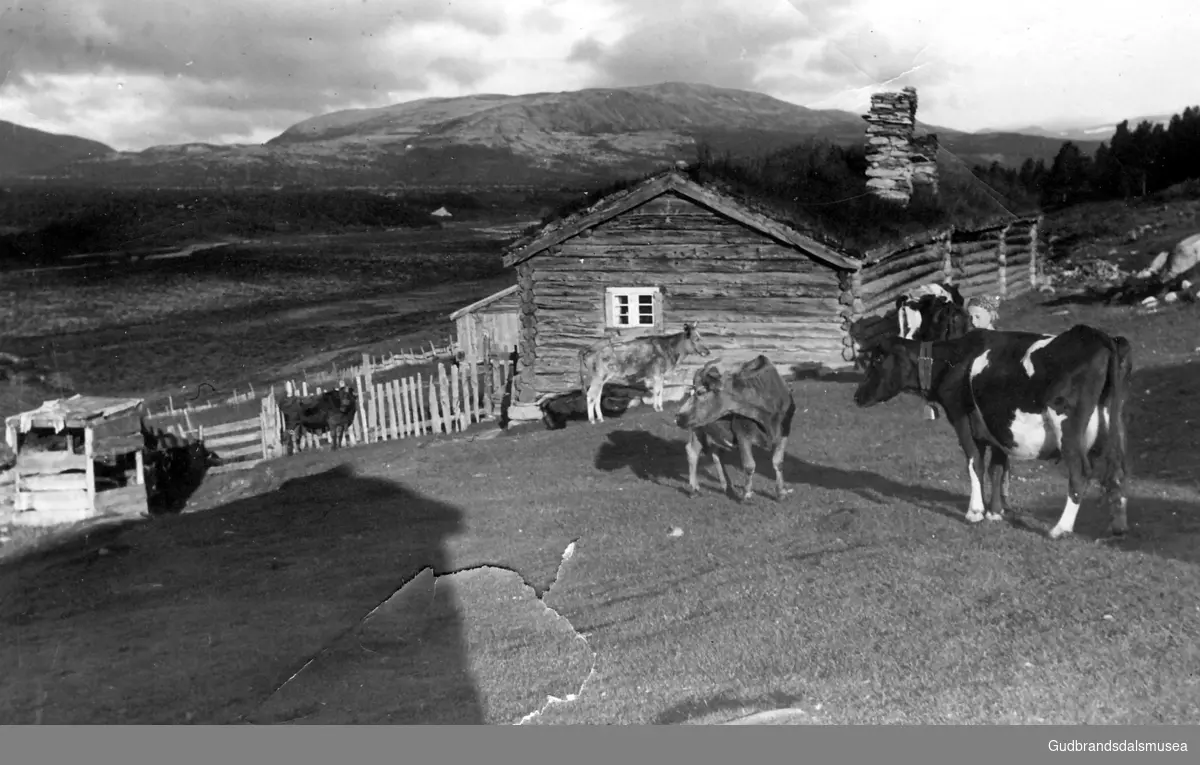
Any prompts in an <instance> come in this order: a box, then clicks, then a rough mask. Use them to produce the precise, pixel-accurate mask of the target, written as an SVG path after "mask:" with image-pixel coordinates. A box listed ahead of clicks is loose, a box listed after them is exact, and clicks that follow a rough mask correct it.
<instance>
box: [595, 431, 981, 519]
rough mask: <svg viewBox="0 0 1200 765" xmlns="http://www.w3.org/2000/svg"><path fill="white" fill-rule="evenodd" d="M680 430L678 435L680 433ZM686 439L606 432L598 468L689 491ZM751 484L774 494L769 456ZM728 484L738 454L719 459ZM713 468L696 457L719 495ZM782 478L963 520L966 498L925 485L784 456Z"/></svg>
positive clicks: (737, 473)
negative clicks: (896, 502)
mask: <svg viewBox="0 0 1200 765" xmlns="http://www.w3.org/2000/svg"><path fill="white" fill-rule="evenodd" d="M681 432H682V431H681ZM686 444H687V441H686V438H679V439H667V438H662V437H660V436H657V435H655V434H654V433H650V432H648V431H645V430H616V431H613V432H611V433H609V434H608V440H607V441H606V442H605V443H603V444H601V446H600V449H599V451H597V453H596V459H595V466H596V468H597V469H598V470H604V471H606V472H612V471H616V470H622V469H626V468H628V469H629V470H631V471H632V472H633V474H634V475H635V476H637V477H638V478H640V479H642V480H648V481H654V482H655V483H659V484H663V485H670V486H675V487H676V488H677V489H678V490H679V491H680V492H682V493H684V494H686V493H688V485H687V480H688V465H687V452H686V451H685V447H686ZM754 459H755V468H756V469H755V475H756V476H757V478H756V479H755V483H756V486H757V490H758V491H759V492H770V493H772V495H773V493H774V480H775V471H774V469H773V468H772V467H771V460H770V456H769V454H767V453H766V452H765V451H763V450H761V449H758V450H756V451H755V456H754ZM721 462H722V464H723V465H724V466H725V468H726V470H727V473H728V474H729V475H730V479H731V482H732V483H734V484H735V485H736V486H738V487H739V488H740V487H741V486H742V484H743V482H744V481H745V476H744V475H743V471H742V468H741V457H740V456H739V455H738V454H737V452H736V451H735V452H728V453H723V454H722V455H721ZM713 470H714V466H713V464H712V460H711V458H709V457H701V458H700V476H699V477H700V491H701V492H702V493H703V492H706V491H713V492H718V491H720V489H719V488H718V486H717V483H716V478H715V476H714V474H713ZM783 478H784V481H785V482H786V483H787V485H788V486H789V487H790V488H799V487H802V486H810V487H815V488H821V489H827V490H830V491H839V492H847V493H851V494H855V495H857V496H859V497H861V498H863V499H866V500H867V501H869V502H872V503H875V504H883V503H886V502H887V501H888V500H901V501H904V502H908V503H910V504H913V505H916V506H918V507H921V508H923V509H926V510H932V511H933V512H936V513H938V514H940V515H944V516H946V517H947V518H952V519H954V520H956V521H960V522H964V523H965V521H964V520H963V511H962V507H963V505H965V503H966V497H965V496H964V495H962V494H958V493H955V492H950V491H945V490H943V489H936V488H932V487H928V486H913V485H910V484H904V483H900V482H899V481H894V480H892V479H890V478H887V477H885V476H881V475H879V474H878V473H872V472H870V471H868V470H847V469H844V468H839V467H835V466H832V465H820V464H816V463H812V462H806V461H804V460H802V459H799V458H797V457H794V456H792V455H791V454H788V455H786V456H785V457H784V461H783Z"/></svg>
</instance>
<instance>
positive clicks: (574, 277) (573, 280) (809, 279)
mask: <svg viewBox="0 0 1200 765" xmlns="http://www.w3.org/2000/svg"><path fill="white" fill-rule="evenodd" d="M537 282H538V286H539V287H540V286H541V285H543V284H550V285H555V284H556V285H564V284H578V285H586V286H587V287H588V289H600V290H603V289H604V288H606V287H652V286H659V285H678V284H734V285H737V284H746V285H755V286H759V285H768V286H769V285H779V286H786V287H793V286H796V287H808V288H809V289H814V290H818V291H820V292H821V294H836V293H837V292H838V289H839V288H838V284H837V279H836V278H834V276H833V272H832V271H825V272H810V273H803V272H789V271H749V272H742V273H722V272H699V271H674V272H673V271H654V272H647V271H635V272H629V271H623V270H617V271H593V270H587V271H584V270H578V269H573V270H569V271H568V270H564V271H547V270H539V271H538V273H537Z"/></svg>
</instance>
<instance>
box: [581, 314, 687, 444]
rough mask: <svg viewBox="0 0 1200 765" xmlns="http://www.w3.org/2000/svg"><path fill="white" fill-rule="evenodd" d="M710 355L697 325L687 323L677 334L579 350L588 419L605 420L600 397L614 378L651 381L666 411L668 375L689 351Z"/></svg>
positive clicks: (657, 403)
mask: <svg viewBox="0 0 1200 765" xmlns="http://www.w3.org/2000/svg"><path fill="white" fill-rule="evenodd" d="M691 353H695V354H698V355H700V356H707V355H708V354H709V350H708V348H707V347H705V345H704V341H703V340H701V338H700V332H699V331H698V330H697V329H696V325H695V324H686V323H685V324H684V325H683V331H682V332H676V333H675V334H673V335H649V336H646V337H638V338H634V339H632V340H626V341H624V342H621V343H616V342H613V341H612V339H611V338H610V339H608V340H604V341H602V342H600V343H597V344H596V345H594V346H592V347H591V348H588V349H586V350H583V351H580V352H579V380H580V382H581V383H582V389H583V390H584V391H586V393H587V413H588V422H592V423H595V422H604V414H603V412H601V411H600V396H601V392H602V391H603V390H604V384H605V383H607V382H611V381H613V380H626V381H633V380H649V381H650V382H651V383H652V386H653V391H654V411H656V412H661V411H662V410H663V386H664V384H665V380H666V376H667V375H668V374H670V373H671V371H672V370H674V369H675V367H676V365H678V364H679V362H680V361H681V360H682V359H683V358H684V357H685V356H687V355H688V354H691Z"/></svg>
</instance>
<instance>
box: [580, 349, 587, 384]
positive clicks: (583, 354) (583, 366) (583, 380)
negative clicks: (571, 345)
mask: <svg viewBox="0 0 1200 765" xmlns="http://www.w3.org/2000/svg"><path fill="white" fill-rule="evenodd" d="M587 357H588V349H587V348H584V349H582V350H581V351H579V389H580V390H581V391H583V392H584V393H587V388H588V377H587Z"/></svg>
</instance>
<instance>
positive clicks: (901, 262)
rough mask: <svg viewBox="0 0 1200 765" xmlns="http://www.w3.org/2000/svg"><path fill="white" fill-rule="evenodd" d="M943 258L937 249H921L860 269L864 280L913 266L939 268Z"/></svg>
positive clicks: (898, 271) (906, 269)
mask: <svg viewBox="0 0 1200 765" xmlns="http://www.w3.org/2000/svg"><path fill="white" fill-rule="evenodd" d="M943 260H944V258H943V256H942V253H941V251H939V250H922V251H920V252H916V253H913V254H912V255H907V256H905V257H900V258H894V259H889V260H885V261H882V262H879V263H876V264H872V265H870V266H867V267H866V268H864V269H863V270H862V279H863V280H864V281H865V280H867V279H877V278H879V277H881V276H888V275H891V274H896V273H900V272H902V271H908V270H909V269H911V268H913V267H915V266H921V265H929V266H933V267H936V268H941V267H942V262H943Z"/></svg>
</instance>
